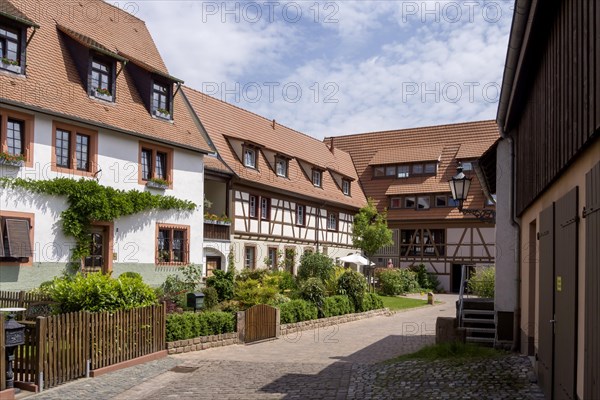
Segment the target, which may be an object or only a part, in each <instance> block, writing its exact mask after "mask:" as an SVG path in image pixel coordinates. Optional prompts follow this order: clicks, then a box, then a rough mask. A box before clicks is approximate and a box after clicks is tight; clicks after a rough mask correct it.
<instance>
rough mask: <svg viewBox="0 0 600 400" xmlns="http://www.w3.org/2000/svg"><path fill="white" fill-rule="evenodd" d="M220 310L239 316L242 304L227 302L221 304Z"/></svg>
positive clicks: (233, 301) (232, 301)
mask: <svg viewBox="0 0 600 400" xmlns="http://www.w3.org/2000/svg"><path fill="white" fill-rule="evenodd" d="M219 309H220V310H221V311H224V312H228V313H232V314H237V312H238V311H240V310H241V307H240V302H239V301H237V300H225V301H222V302H221V303H219Z"/></svg>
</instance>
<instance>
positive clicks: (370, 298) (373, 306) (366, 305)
mask: <svg viewBox="0 0 600 400" xmlns="http://www.w3.org/2000/svg"><path fill="white" fill-rule="evenodd" d="M380 308H383V299H382V298H381V297H379V295H377V294H376V293H367V294H365V297H364V298H363V307H362V311H371V310H379V309H380Z"/></svg>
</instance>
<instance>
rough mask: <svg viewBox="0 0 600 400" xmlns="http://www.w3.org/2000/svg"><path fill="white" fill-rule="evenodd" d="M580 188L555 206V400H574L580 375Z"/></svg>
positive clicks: (573, 190)
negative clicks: (578, 346) (578, 196)
mask: <svg viewBox="0 0 600 400" xmlns="http://www.w3.org/2000/svg"><path fill="white" fill-rule="evenodd" d="M577 195H578V193H577V187H575V188H574V189H572V190H571V191H569V192H568V193H567V194H566V195H564V196H563V197H561V198H560V199H559V200H558V201H557V202H556V205H555V218H554V235H555V240H554V244H555V248H556V251H555V255H554V257H555V258H554V266H555V267H554V271H555V273H554V320H555V323H554V399H557V400H559V399H565V400H572V399H574V398H575V390H576V389H575V381H576V379H575V374H576V371H577V361H576V355H577V258H578V257H577V236H578V235H577V225H578V219H579V217H578V216H577V204H578V198H577Z"/></svg>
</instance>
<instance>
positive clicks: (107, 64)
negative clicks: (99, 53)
mask: <svg viewBox="0 0 600 400" xmlns="http://www.w3.org/2000/svg"><path fill="white" fill-rule="evenodd" d="M113 64H114V63H113V62H111V61H103V60H100V59H97V58H93V59H92V67H91V71H90V85H91V88H90V95H91V96H93V97H96V98H98V99H102V100H106V101H113V95H114V93H113V87H114V86H113Z"/></svg>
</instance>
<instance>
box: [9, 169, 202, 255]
mask: <svg viewBox="0 0 600 400" xmlns="http://www.w3.org/2000/svg"><path fill="white" fill-rule="evenodd" d="M0 187H2V188H21V189H25V190H28V191H30V192H32V193H40V194H45V195H50V196H66V197H67V202H68V204H69V207H68V208H67V209H66V210H64V211H63V212H62V213H61V214H60V218H61V221H62V231H63V233H64V234H65V235H66V236H72V237H74V238H75V242H76V245H75V249H73V253H72V260H73V261H74V262H77V261H78V260H80V259H81V258H82V257H85V256H87V255H89V252H90V240H91V238H90V227H91V225H92V222H93V221H106V222H112V221H114V220H115V219H119V218H121V217H124V216H127V215H132V214H137V213H140V212H144V211H150V210H180V211H188V212H189V211H193V210H195V209H196V204H194V203H193V202H191V201H187V200H180V199H177V198H175V197H172V196H160V195H153V194H151V193H148V192H140V191H139V190H130V191H124V190H119V189H114V188H112V187H107V186H102V185H100V184H99V183H98V182H96V181H95V180H91V179H85V178H81V179H80V180H74V179H69V178H55V179H51V180H31V179H22V178H0Z"/></svg>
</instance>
